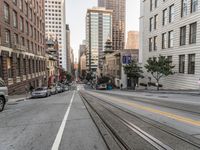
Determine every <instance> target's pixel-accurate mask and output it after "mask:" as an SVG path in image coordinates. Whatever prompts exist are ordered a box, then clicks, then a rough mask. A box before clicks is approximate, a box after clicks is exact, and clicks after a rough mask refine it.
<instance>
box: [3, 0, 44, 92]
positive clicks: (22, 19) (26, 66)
mask: <svg viewBox="0 0 200 150" xmlns="http://www.w3.org/2000/svg"><path fill="white" fill-rule="evenodd" d="M0 16H1V18H0V77H1V78H2V79H3V80H4V81H5V83H6V84H7V86H8V89H9V94H21V93H24V92H25V90H26V89H29V86H30V84H32V86H33V87H35V88H36V87H38V86H42V85H45V84H46V80H47V79H46V74H45V70H46V65H45V63H46V62H45V49H44V36H45V35H44V34H45V31H44V0H34V1H33V0H12V1H11V0H1V1H0Z"/></svg>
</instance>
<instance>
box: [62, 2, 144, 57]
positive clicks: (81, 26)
mask: <svg viewBox="0 0 200 150" xmlns="http://www.w3.org/2000/svg"><path fill="white" fill-rule="evenodd" d="M97 1H98V0H66V23H67V24H69V26H70V30H71V47H72V48H73V50H74V55H75V58H78V51H79V45H80V44H81V43H82V41H83V40H84V39H85V16H86V12H87V9H88V8H92V7H94V6H97ZM139 15H140V0H126V32H127V31H130V30H135V31H139Z"/></svg>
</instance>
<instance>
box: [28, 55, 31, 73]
mask: <svg viewBox="0 0 200 150" xmlns="http://www.w3.org/2000/svg"><path fill="white" fill-rule="evenodd" d="M28 68H29V70H28V71H29V74H31V60H30V59H29V60H28Z"/></svg>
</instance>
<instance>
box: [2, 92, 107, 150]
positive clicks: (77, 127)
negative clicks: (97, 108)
mask: <svg viewBox="0 0 200 150" xmlns="http://www.w3.org/2000/svg"><path fill="white" fill-rule="evenodd" d="M51 149H52V150H57V149H59V150H66V149H69V150H104V149H107V148H106V145H105V143H104V142H103V140H102V137H101V136H100V134H99V132H98V130H97V129H96V126H95V125H94V123H93V122H92V120H91V118H90V116H89V114H88V112H87V110H86V108H85V106H84V104H83V103H82V101H81V99H80V96H79V94H78V93H77V91H69V92H66V93H62V94H58V95H54V96H51V97H48V98H41V99H30V100H27V101H22V102H18V103H13V104H9V105H7V107H6V109H5V111H3V112H2V113H0V150H51Z"/></svg>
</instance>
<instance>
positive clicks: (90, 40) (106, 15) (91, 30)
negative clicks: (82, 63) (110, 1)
mask: <svg viewBox="0 0 200 150" xmlns="http://www.w3.org/2000/svg"><path fill="white" fill-rule="evenodd" d="M108 39H112V10H106V9H105V8H92V9H88V10H87V15H86V47H87V52H86V57H87V68H88V70H92V71H96V70H97V68H98V67H99V66H100V65H101V63H102V61H101V59H100V58H101V56H102V55H103V51H104V47H105V43H106V41H107V40H108Z"/></svg>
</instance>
